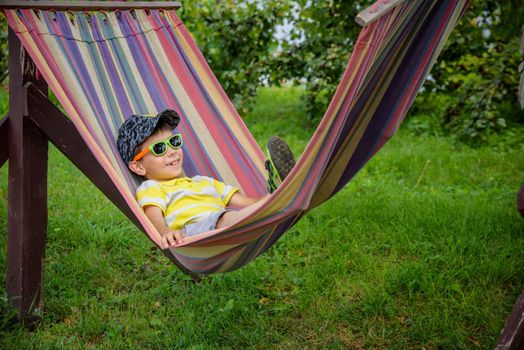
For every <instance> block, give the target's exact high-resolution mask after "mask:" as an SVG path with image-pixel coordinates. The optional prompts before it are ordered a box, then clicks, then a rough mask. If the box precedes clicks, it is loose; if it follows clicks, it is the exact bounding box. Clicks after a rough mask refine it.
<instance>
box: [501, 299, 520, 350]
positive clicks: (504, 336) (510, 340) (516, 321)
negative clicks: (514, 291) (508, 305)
mask: <svg viewBox="0 0 524 350" xmlns="http://www.w3.org/2000/svg"><path fill="white" fill-rule="evenodd" d="M519 349H524V290H523V291H522V293H521V294H520V296H519V298H518V299H517V302H516V303H515V305H514V306H513V310H511V314H510V316H509V318H508V321H507V322H506V326H505V327H504V329H503V330H502V333H501V334H500V337H499V340H498V342H497V346H496V347H495V350H519Z"/></svg>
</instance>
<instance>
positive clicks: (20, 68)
mask: <svg viewBox="0 0 524 350" xmlns="http://www.w3.org/2000/svg"><path fill="white" fill-rule="evenodd" d="M402 1H403V0H390V1H389V2H386V3H385V4H384V5H383V6H378V7H377V6H374V7H372V8H369V9H366V10H364V11H363V12H362V13H360V14H359V15H358V16H357V19H356V20H357V22H358V23H359V24H361V25H364V26H365V25H368V24H369V23H371V22H373V21H375V20H376V19H378V18H379V17H380V16H382V15H383V14H384V13H385V12H387V11H388V10H389V9H391V8H393V7H394V6H396V5H397V4H399V3H401V2H402ZM180 6H181V5H180V3H179V2H111V1H107V2H103V1H73V2H67V1H19V0H15V1H13V0H8V1H3V2H2V3H1V4H0V9H3V8H33V9H41V10H46V9H54V10H108V11H111V10H118V9H120V10H122V9H138V8H148V9H176V8H179V7H180ZM8 39H9V112H8V113H7V115H6V116H4V118H3V119H1V120H0V167H1V166H2V165H3V164H4V163H5V162H7V160H9V175H8V220H7V272H6V273H7V276H6V289H7V294H8V297H9V301H10V303H11V305H12V306H13V308H14V309H15V310H16V311H17V312H18V314H19V317H20V319H21V320H22V321H23V322H24V323H26V324H29V323H33V322H35V321H38V320H39V319H40V316H39V315H40V310H42V308H43V304H44V302H43V300H44V299H43V293H42V291H43V284H44V254H45V245H46V233H47V222H48V211H47V170H48V141H50V142H52V143H53V144H54V145H55V147H56V148H58V149H59V150H60V151H61V152H62V153H63V154H64V155H65V156H66V157H67V158H69V160H70V161H71V162H72V163H73V164H75V165H76V166H77V167H78V169H80V170H81V171H82V172H83V173H84V174H85V175H86V176H87V177H88V178H89V179H90V180H91V181H92V182H93V183H94V184H95V185H96V186H97V187H98V188H99V189H100V190H101V191H102V193H104V194H105V195H106V196H107V197H108V198H109V199H110V200H111V201H112V202H113V203H115V205H116V206H117V207H118V208H119V209H120V210H122V212H123V213H124V214H125V215H126V216H127V217H128V218H129V219H130V220H131V221H132V222H133V223H134V224H135V225H136V226H137V227H140V228H142V225H141V224H140V222H139V221H138V219H137V218H136V216H135V215H134V214H133V212H132V210H131V208H130V207H129V206H128V204H127V203H126V201H125V200H124V198H123V197H122V195H121V194H120V193H119V192H118V190H117V189H116V187H115V186H114V185H113V183H112V181H111V179H110V178H109V176H108V175H107V174H106V173H105V171H104V169H103V168H102V166H101V165H100V164H99V163H98V161H97V160H96V159H95V157H94V156H93V155H92V154H91V152H90V151H89V148H88V146H87V144H86V143H85V142H84V141H83V139H82V137H81V136H80V134H79V133H78V131H77V130H76V128H75V127H74V125H73V123H72V122H71V121H69V119H68V118H67V116H65V115H64V114H63V113H62V112H61V111H60V110H59V109H58V108H57V107H56V106H55V105H54V104H53V103H52V102H51V101H50V100H49V99H48V86H47V83H46V82H45V81H44V80H43V79H42V78H41V77H40V76H39V75H38V72H37V69H36V66H35V64H34V62H33V61H32V60H31V58H30V57H29V55H28V54H26V52H25V50H24V48H23V47H22V45H21V43H20V40H19V39H18V37H17V36H16V34H15V33H14V32H13V31H12V30H11V29H9V34H8ZM518 209H519V211H520V213H521V214H522V215H523V216H524V186H523V187H522V189H521V190H520V192H519V195H518ZM142 229H143V228H142ZM166 255H167V256H168V257H169V258H170V259H171V260H172V261H173V262H174V263H175V264H176V265H177V266H178V268H180V269H181V270H182V271H184V272H185V273H187V274H189V275H191V276H192V277H193V278H194V279H196V280H198V279H199V276H198V275H196V274H194V273H192V272H190V271H188V270H187V269H186V268H184V267H183V266H182V265H181V264H180V263H179V262H178V261H177V260H176V259H175V258H174V257H173V256H172V255H169V254H166ZM522 348H524V291H523V292H522V294H521V295H520V297H519V298H518V300H517V302H516V304H515V306H514V307H513V310H512V313H511V315H510V317H509V318H508V321H507V323H506V326H505V328H504V329H503V330H502V333H501V335H500V338H499V340H498V342H497V346H496V349H500V350H502V349H515V350H516V349H522Z"/></svg>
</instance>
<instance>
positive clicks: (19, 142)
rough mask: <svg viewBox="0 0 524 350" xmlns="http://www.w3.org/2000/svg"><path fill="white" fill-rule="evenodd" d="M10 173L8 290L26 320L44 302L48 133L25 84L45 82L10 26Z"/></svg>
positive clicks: (31, 319)
mask: <svg viewBox="0 0 524 350" xmlns="http://www.w3.org/2000/svg"><path fill="white" fill-rule="evenodd" d="M8 37H9V122H8V123H7V134H8V135H7V136H8V137H7V139H8V141H7V142H8V155H9V177H8V198H7V205H8V218H7V274H6V289H7V295H8V297H9V302H10V304H11V305H12V306H13V307H14V308H15V309H16V310H17V311H18V314H19V317H20V318H21V320H22V321H23V322H24V323H26V324H28V323H33V322H35V321H38V320H39V319H40V312H39V311H40V310H41V309H42V307H43V281H44V251H45V241H46V234H47V151H48V142H47V138H46V137H45V136H44V135H43V134H42V133H41V132H40V130H38V128H36V127H35V126H34V124H32V123H31V122H30V121H29V119H27V118H26V116H27V115H28V114H31V112H32V107H33V106H32V105H31V104H29V103H28V101H27V95H26V93H25V89H24V85H25V84H26V83H29V82H31V83H33V84H34V85H35V86H36V87H37V88H38V89H40V90H41V91H47V84H46V83H45V81H44V80H43V79H38V78H37V77H36V67H35V66H34V63H33V62H32V61H31V59H30V58H29V55H26V53H25V50H24V49H23V47H22V45H21V43H20V41H19V40H18V38H17V36H16V34H15V33H14V32H13V31H12V30H11V29H9V34H8Z"/></svg>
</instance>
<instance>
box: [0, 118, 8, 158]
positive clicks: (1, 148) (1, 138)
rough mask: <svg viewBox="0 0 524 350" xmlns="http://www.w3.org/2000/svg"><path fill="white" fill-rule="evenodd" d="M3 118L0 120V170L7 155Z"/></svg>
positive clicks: (5, 129) (5, 119)
mask: <svg viewBox="0 0 524 350" xmlns="http://www.w3.org/2000/svg"><path fill="white" fill-rule="evenodd" d="M8 118H9V117H8V116H5V117H4V118H2V119H1V120H0V168H1V167H2V165H4V163H5V162H6V161H7V159H8V157H9V154H8V153H7V149H8V148H7V144H8V143H7V120H8Z"/></svg>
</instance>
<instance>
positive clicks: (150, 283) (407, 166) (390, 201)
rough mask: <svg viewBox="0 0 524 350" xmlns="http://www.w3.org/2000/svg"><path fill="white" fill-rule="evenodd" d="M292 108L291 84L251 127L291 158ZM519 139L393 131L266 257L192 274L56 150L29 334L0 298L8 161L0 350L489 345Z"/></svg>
mask: <svg viewBox="0 0 524 350" xmlns="http://www.w3.org/2000/svg"><path fill="white" fill-rule="evenodd" d="M300 106H301V105H300V90H298V89H291V90H290V89H287V90H281V89H264V90H262V91H261V92H260V94H259V97H258V100H257V103H256V104H255V105H254V107H253V111H252V112H251V113H250V114H249V115H248V116H247V117H246V123H247V124H248V126H249V127H250V129H251V130H252V132H253V134H254V135H255V137H256V139H257V141H258V142H259V144H261V145H263V144H264V142H265V141H266V140H267V138H268V136H269V135H271V134H275V133H277V134H279V135H281V136H283V137H284V138H285V139H286V140H288V141H289V142H290V144H291V146H292V148H293V150H294V151H295V152H296V153H297V154H299V153H300V152H301V151H302V150H303V149H304V147H305V145H306V143H307V140H308V138H309V136H310V135H311V133H312V132H313V130H312V129H311V128H308V126H307V124H306V123H305V121H304V113H303V110H302V109H301V107H300ZM518 132H521V133H520V135H522V130H519V131H518ZM518 132H517V134H518ZM520 141H521V142H516V143H515V145H517V146H516V147H514V148H512V147H501V146H500V145H494V146H491V147H480V148H470V147H466V146H464V145H460V144H457V143H455V142H454V141H453V140H452V139H449V138H443V137H440V138H437V137H432V136H416V135H413V134H412V133H410V132H409V131H408V130H405V129H401V130H400V132H399V134H398V135H397V136H396V137H394V138H393V139H392V140H391V141H390V142H389V143H388V144H387V145H386V146H385V147H384V149H383V150H382V151H381V152H379V154H377V156H376V157H375V158H374V159H373V160H372V161H371V162H370V163H369V164H368V165H366V167H364V169H363V170H362V171H361V172H360V173H359V174H358V175H357V176H356V177H355V178H354V179H353V180H352V181H351V182H350V183H349V184H348V186H346V187H345V188H344V189H343V190H342V191H341V192H340V193H339V194H337V195H336V196H335V197H334V198H333V199H331V200H330V201H328V202H327V203H325V204H323V205H322V206H320V207H319V208H317V209H315V210H314V211H313V212H311V213H309V214H308V215H307V216H306V217H304V218H303V219H302V220H301V221H300V222H299V223H298V224H297V225H296V226H295V227H293V228H292V229H291V230H289V231H288V232H287V233H286V235H284V236H283V237H282V239H281V240H280V241H279V242H278V243H277V244H276V245H275V246H274V247H272V248H271V249H270V250H269V251H268V252H267V253H265V254H264V255H262V256H261V257H259V258H258V259H256V260H255V261H253V262H252V263H250V264H248V265H247V266H246V267H244V268H242V269H240V270H238V271H234V272H231V273H227V274H222V275H215V276H212V277H208V278H205V279H204V280H203V281H202V282H201V283H193V282H192V281H191V280H190V279H189V278H188V277H186V276H185V275H183V274H182V273H181V272H179V271H178V270H177V269H176V268H175V267H174V266H173V265H172V264H171V263H169V261H167V259H165V258H164V257H163V256H162V254H161V253H159V252H158V250H152V249H151V244H150V243H149V241H148V239H147V238H146V237H145V236H144V235H143V234H141V233H139V231H138V230H137V229H136V228H135V227H134V226H133V225H132V224H131V223H130V222H129V221H128V220H127V219H126V218H125V217H124V216H123V215H122V214H121V213H120V212H119V211H118V210H117V209H116V208H115V207H114V206H113V205H112V204H111V203H110V202H108V201H107V200H106V199H105V197H104V196H103V195H102V194H101V193H100V192H99V191H98V190H97V189H96V188H95V187H94V186H93V185H92V184H90V183H89V181H87V180H86V179H85V178H84V177H83V176H82V175H81V174H80V173H79V172H78V171H77V170H76V169H75V168H74V166H72V165H71V164H70V163H69V162H68V161H67V160H66V159H65V158H64V157H63V156H62V155H61V154H59V153H58V152H57V151H56V150H55V149H54V148H51V151H50V166H49V196H50V200H49V227H48V244H47V250H46V260H45V302H46V305H45V310H44V312H43V322H42V323H41V324H40V325H39V326H38V327H37V328H36V329H35V330H28V329H24V328H22V327H21V326H19V325H18V324H17V323H15V322H12V320H11V316H12V313H11V312H10V311H9V308H8V307H7V304H6V301H5V293H6V292H5V287H4V285H5V269H6V263H5V260H6V257H5V254H6V249H5V247H6V229H5V227H6V216H7V194H6V193H7V189H6V186H7V185H6V182H7V181H6V179H7V167H6V166H4V167H3V168H2V169H0V213H1V214H0V247H1V249H0V276H1V277H0V313H3V316H2V315H0V348H2V349H55V348H57V349H62V348H70V349H89V348H96V349H136V348H144V349H160V348H184V349H185V348H189V349H213V348H216V349H223V348H225V349H243V348H257V349H272V348H276V349H303V348H304V349H305V348H309V349H319V348H321V349H348V348H351V349H353V348H354V349H367V348H378V349H422V348H425V349H491V348H493V346H494V344H495V342H496V340H497V338H498V335H499V333H500V330H501V329H502V327H503V325H504V322H505V320H506V318H507V317H508V315H509V312H510V310H511V307H512V306H513V303H514V302H515V300H516V298H517V296H518V295H519V294H520V292H521V290H522V288H523V287H524V270H522V266H523V265H524V220H523V219H522V218H521V217H520V216H519V214H518V213H517V211H516V209H515V199H516V192H517V190H518V188H519V187H520V185H521V184H522V183H523V182H524V159H523V157H522V154H523V152H524V146H523V145H524V142H522V141H524V140H522V139H521V140H520Z"/></svg>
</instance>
